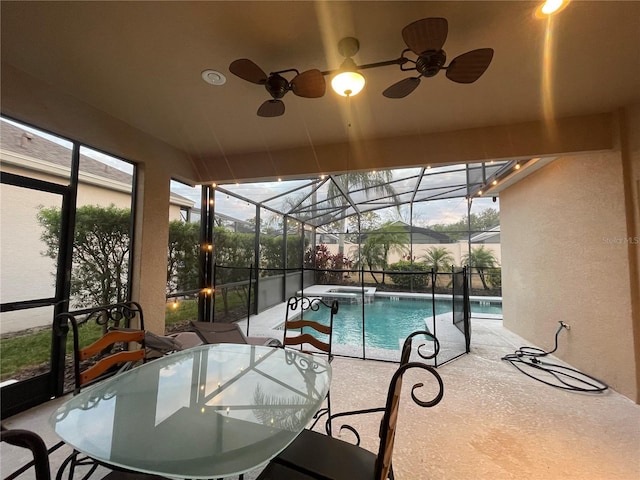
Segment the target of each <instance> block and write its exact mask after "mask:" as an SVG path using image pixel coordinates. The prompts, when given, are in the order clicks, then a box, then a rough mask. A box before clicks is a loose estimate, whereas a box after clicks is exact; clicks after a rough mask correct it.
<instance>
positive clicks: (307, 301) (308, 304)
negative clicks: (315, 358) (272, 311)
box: [282, 296, 338, 359]
mask: <svg viewBox="0 0 640 480" xmlns="http://www.w3.org/2000/svg"><path fill="white" fill-rule="evenodd" d="M321 308H327V309H329V319H328V322H327V323H322V322H319V321H316V320H308V319H305V318H304V315H305V314H306V313H307V312H309V311H313V312H317V311H319V310H320V309H321ZM336 313H338V301H337V300H333V302H331V304H328V303H326V302H325V301H324V300H321V299H318V298H309V297H295V296H294V297H291V298H289V300H288V301H287V313H286V316H285V321H284V338H283V341H282V344H283V345H284V346H285V347H287V346H299V348H300V350H302V351H306V352H307V353H314V352H313V351H312V350H305V349H304V346H305V345H310V346H312V347H314V348H316V349H317V350H319V351H320V352H324V353H326V354H327V355H329V359H331V345H332V337H333V317H334V315H335V314H336ZM298 315H299V316H298ZM292 331H293V333H292ZM313 331H315V332H317V333H314V332H313ZM318 333H320V334H323V335H324V337H323V338H326V339H327V341H324V340H320V339H319V338H318V337H317V336H316V335H317V334H318Z"/></svg>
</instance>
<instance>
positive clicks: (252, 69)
mask: <svg viewBox="0 0 640 480" xmlns="http://www.w3.org/2000/svg"><path fill="white" fill-rule="evenodd" d="M229 71H230V72H231V73H233V74H234V75H237V76H238V77H240V78H242V79H243V80H246V81H247V82H251V83H257V84H258V85H263V84H264V83H265V82H266V81H267V74H266V73H264V71H263V70H262V69H261V68H260V67H259V66H258V65H256V64H255V63H253V62H252V61H251V60H249V59H248V58H241V59H239V60H234V61H233V62H231V65H229Z"/></svg>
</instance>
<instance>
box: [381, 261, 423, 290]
mask: <svg viewBox="0 0 640 480" xmlns="http://www.w3.org/2000/svg"><path fill="white" fill-rule="evenodd" d="M388 269H389V271H390V273H389V276H390V277H391V280H393V283H394V284H396V285H397V286H399V287H401V288H403V289H406V290H420V289H423V288H425V287H427V286H429V278H430V276H431V275H430V274H429V271H430V270H429V268H428V267H427V265H426V264H424V263H420V262H417V263H411V262H410V261H408V260H400V261H399V262H397V263H392V264H391V265H389V267H388ZM393 272H419V273H417V274H415V275H411V274H406V273H404V274H403V273H393Z"/></svg>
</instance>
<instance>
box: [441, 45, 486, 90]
mask: <svg viewBox="0 0 640 480" xmlns="http://www.w3.org/2000/svg"><path fill="white" fill-rule="evenodd" d="M492 58H493V48H479V49H477V50H471V51H470V52H467V53H463V54H462V55H459V56H457V57H456V58H454V59H453V60H452V61H451V63H450V64H449V66H448V67H447V78H448V79H449V80H453V81H454V82H458V83H473V82H475V81H476V80H478V79H479V78H480V76H481V75H482V74H483V73H484V72H485V70H486V69H487V68H488V67H489V64H490V63H491V59H492Z"/></svg>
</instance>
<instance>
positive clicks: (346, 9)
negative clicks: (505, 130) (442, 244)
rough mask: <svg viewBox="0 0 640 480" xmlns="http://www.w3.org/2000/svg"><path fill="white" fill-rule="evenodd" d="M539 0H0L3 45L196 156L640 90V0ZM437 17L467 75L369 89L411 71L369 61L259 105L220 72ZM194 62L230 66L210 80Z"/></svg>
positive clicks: (390, 42) (245, 86) (547, 108)
mask: <svg viewBox="0 0 640 480" xmlns="http://www.w3.org/2000/svg"><path fill="white" fill-rule="evenodd" d="M537 4H538V3H537V2H526V1H513V2H510V1H506V2H504V1H498V2H480V1H478V2H476V1H466V2H453V1H451V2H403V1H399V2H305V1H298V2H12V1H3V2H2V3H1V9H2V16H1V22H2V24H1V26H2V31H1V34H2V37H1V40H2V42H1V47H2V60H3V62H6V63H8V64H11V65H13V66H14V67H16V68H17V69H19V70H22V71H24V72H26V73H28V74H29V75H31V76H34V77H36V78H39V79H41V80H43V81H45V82H47V83H49V84H51V85H52V86H54V87H55V88H57V89H59V90H62V91H64V92H67V93H69V94H71V95H73V96H74V97H76V98H78V99H80V100H82V101H84V102H86V103H88V104H90V105H92V106H93V107H96V108H97V109H99V110H102V111H104V112H106V113H108V114H109V115H111V116H113V117H115V118H118V119H121V120H123V121H124V122H126V123H127V124H130V125H132V126H134V127H136V128H137V129H140V130H142V131H144V132H146V133H148V134H150V135H152V136H154V137H156V138H159V139H162V140H163V141H165V142H167V143H169V144H171V145H173V146H175V147H176V148H178V149H180V150H182V151H185V152H186V153H188V154H189V155H190V156H191V157H192V158H194V159H215V158H223V157H224V158H229V157H231V156H233V155H237V154H243V153H248V152H276V151H278V150H282V149H288V148H294V147H306V148H317V147H318V146H321V145H326V144H331V143H339V142H345V141H348V139H349V138H354V137H355V138H364V139H377V138H386V137H394V136H403V135H409V136H417V137H420V136H423V135H427V134H430V133H433V132H447V131H459V130H462V129H468V128H475V127H485V126H494V125H508V124H512V123H516V122H524V121H530V120H539V119H545V118H546V119H549V118H555V117H566V116H575V115H585V114H590V113H599V112H607V111H613V110H615V109H617V108H619V107H621V106H624V105H627V104H630V103H635V102H640V2H615V1H613V2H591V1H589V2H583V1H575V0H574V1H573V2H572V3H570V4H569V6H568V7H567V8H566V9H565V10H564V11H563V12H561V14H560V15H558V16H557V17H556V18H554V19H553V21H548V20H539V19H536V18H535V16H534V10H535V8H536V6H537ZM424 17H445V18H447V20H448V22H449V35H448V38H447V40H446V42H445V45H444V49H445V51H446V52H447V55H448V57H449V59H452V58H453V57H455V56H457V55H459V54H461V53H464V52H466V51H469V50H472V49H476V48H482V47H491V48H493V49H494V50H495V55H494V58H493V62H492V64H491V65H490V66H489V68H488V70H487V72H486V73H485V74H484V75H483V76H482V77H481V78H480V79H479V80H478V81H477V82H475V83H473V84H469V85H463V84H457V83H454V82H451V81H450V80H448V79H447V78H446V77H445V75H444V72H440V74H438V75H437V76H436V77H434V78H423V79H422V83H421V85H420V86H419V87H418V88H417V89H416V90H415V91H414V92H413V93H412V94H411V95H409V96H408V97H406V98H404V99H388V98H385V97H383V96H382V94H381V92H382V91H383V90H384V89H385V88H386V87H388V86H389V85H391V84H393V83H395V82H397V81H399V80H401V79H403V78H406V77H408V76H410V75H409V74H408V73H406V72H401V71H400V70H399V67H397V66H389V67H382V68H378V69H372V70H366V71H364V74H365V76H366V78H367V85H366V87H365V90H364V92H363V93H361V94H359V95H358V96H356V97H354V98H352V99H350V100H347V99H345V98H343V97H339V96H338V95H336V94H334V93H333V92H332V91H330V90H327V93H326V94H325V96H324V97H322V98H319V99H306V98H300V97H296V96H295V95H294V94H293V93H291V92H289V93H288V94H287V95H286V96H285V97H284V103H285V105H286V112H285V114H284V115H283V116H282V117H276V118H261V117H258V116H257V115H256V110H257V108H258V107H259V106H260V104H261V103H262V102H264V101H265V100H267V99H268V98H269V96H268V94H267V92H266V91H265V90H264V88H263V87H262V86H260V85H255V84H252V83H249V82H247V81H244V80H242V79H240V78H238V77H236V76H234V75H232V74H231V73H230V72H229V69H228V67H229V64H230V63H231V62H232V61H233V60H235V59H238V58H249V59H251V60H253V61H254V62H255V63H256V64H258V65H259V66H260V67H261V68H262V69H263V70H265V71H266V72H267V73H269V72H270V71H276V70H283V69H288V68H296V69H298V70H299V71H304V70H307V69H311V68H318V69H320V70H329V69H335V68H337V67H338V66H339V65H340V63H341V60H342V57H341V56H340V55H339V53H338V51H337V44H338V41H339V40H340V39H341V38H343V37H345V36H354V37H356V38H358V39H359V41H360V51H359V52H358V53H357V55H356V56H355V57H354V59H355V61H356V62H357V63H358V64H366V63H371V62H378V61H382V60H389V59H393V58H396V57H398V56H399V55H400V53H401V52H402V50H403V49H404V48H405V44H404V42H403V40H402V35H401V31H402V28H403V27H404V26H405V25H407V24H409V23H411V22H412V21H414V20H417V19H420V18H424ZM205 69H216V70H219V71H221V72H223V73H224V74H225V75H226V76H227V83H226V84H225V85H223V86H220V87H215V86H211V85H208V84H206V83H205V82H204V81H203V80H202V79H201V72H202V71H203V70H205Z"/></svg>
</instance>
